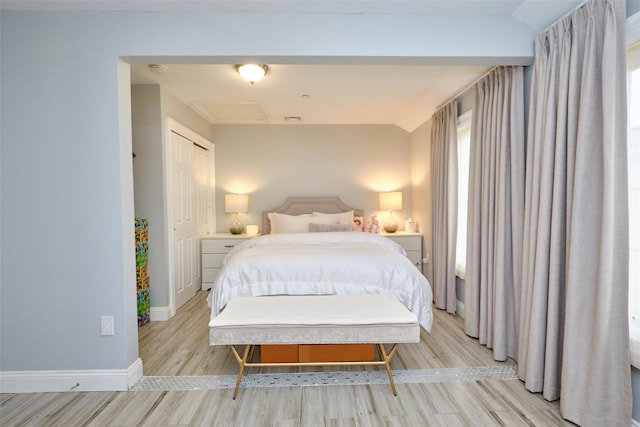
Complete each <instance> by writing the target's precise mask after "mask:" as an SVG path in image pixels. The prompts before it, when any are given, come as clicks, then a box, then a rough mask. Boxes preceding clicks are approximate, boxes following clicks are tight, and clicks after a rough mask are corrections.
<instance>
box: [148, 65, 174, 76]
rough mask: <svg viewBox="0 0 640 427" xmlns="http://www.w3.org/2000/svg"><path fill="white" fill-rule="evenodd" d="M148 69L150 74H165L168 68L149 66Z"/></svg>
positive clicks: (164, 66)
mask: <svg viewBox="0 0 640 427" xmlns="http://www.w3.org/2000/svg"><path fill="white" fill-rule="evenodd" d="M149 69H150V70H151V72H152V73H156V74H165V73H166V72H167V70H168V69H169V67H167V66H166V65H164V64H149Z"/></svg>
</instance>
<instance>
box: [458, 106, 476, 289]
mask: <svg viewBox="0 0 640 427" xmlns="http://www.w3.org/2000/svg"><path fill="white" fill-rule="evenodd" d="M471 114H472V112H471V111H467V112H466V113H464V114H463V115H461V116H460V117H458V240H457V242H456V276H458V277H460V278H461V279H464V275H465V270H466V265H467V262H466V261H467V204H468V203H467V202H468V198H469V144H470V140H471Z"/></svg>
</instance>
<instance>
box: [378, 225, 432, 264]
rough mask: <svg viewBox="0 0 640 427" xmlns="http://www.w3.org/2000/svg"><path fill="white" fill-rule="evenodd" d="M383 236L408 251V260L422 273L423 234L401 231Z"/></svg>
mask: <svg viewBox="0 0 640 427" xmlns="http://www.w3.org/2000/svg"><path fill="white" fill-rule="evenodd" d="M382 235H383V236H384V237H386V238H388V239H391V240H393V241H395V242H397V243H399V244H400V245H402V247H403V248H404V250H405V251H407V258H409V259H410V260H411V262H413V265H415V266H416V268H417V269H418V270H420V271H421V272H422V234H420V233H405V232H402V231H399V232H397V233H382Z"/></svg>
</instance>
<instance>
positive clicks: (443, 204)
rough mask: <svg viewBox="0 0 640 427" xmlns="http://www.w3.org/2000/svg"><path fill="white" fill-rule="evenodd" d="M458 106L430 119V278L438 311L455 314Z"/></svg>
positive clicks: (440, 111)
mask: <svg viewBox="0 0 640 427" xmlns="http://www.w3.org/2000/svg"><path fill="white" fill-rule="evenodd" d="M457 120H458V104H457V103H456V101H452V102H450V103H448V104H447V105H445V106H444V107H442V108H441V109H440V110H438V111H436V112H435V113H434V115H433V116H432V118H431V121H432V124H431V209H432V213H431V260H430V262H429V269H428V270H429V279H430V281H431V286H433V299H434V302H435V305H436V307H437V308H439V309H443V310H447V312H449V313H455V312H456V236H457V234H456V230H457V223H458V195H457V188H458V168H457V165H458V128H457Z"/></svg>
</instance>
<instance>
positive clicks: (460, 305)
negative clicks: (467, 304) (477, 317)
mask: <svg viewBox="0 0 640 427" xmlns="http://www.w3.org/2000/svg"><path fill="white" fill-rule="evenodd" d="M456 315H458V316H460V317H462V318H463V319H464V303H463V302H460V301H456Z"/></svg>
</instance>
